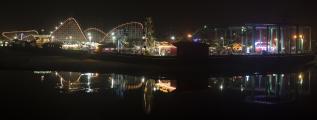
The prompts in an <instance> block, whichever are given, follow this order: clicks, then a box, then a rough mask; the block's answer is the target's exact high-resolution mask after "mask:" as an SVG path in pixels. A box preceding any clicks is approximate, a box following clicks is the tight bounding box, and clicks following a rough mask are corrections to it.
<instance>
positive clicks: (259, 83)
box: [0, 69, 317, 119]
mask: <svg viewBox="0 0 317 120" xmlns="http://www.w3.org/2000/svg"><path fill="white" fill-rule="evenodd" d="M314 73H316V71H315V70H314V69H311V70H305V71H298V72H288V73H283V72H279V73H248V74H241V73H240V74H229V75H205V74H204V75H201V74H197V75H187V74H181V75H175V76H164V75H154V76H153V75H151V76H146V75H128V74H115V73H83V72H69V71H0V75H1V76H2V79H1V80H2V85H1V86H2V87H1V88H2V93H3V94H2V97H1V103H2V106H4V107H2V110H4V111H5V112H3V113H1V114H2V115H3V116H9V114H16V115H13V116H11V115H10V117H22V118H58V119H86V118H87V119H106V118H122V117H124V118H142V117H150V118H151V117H160V118H165V117H169V116H176V117H192V118H197V117H224V118H227V117H234V118H237V117H241V118H263V117H267V118H271V117H281V118H291V117H300V118H303V117H314V116H316V115H314V113H317V112H315V110H316V109H315V103H314V102H313V101H314V100H313V98H314V97H315V96H316V92H315V91H316V87H317V86H316V83H315V81H316V76H315V75H314Z"/></svg>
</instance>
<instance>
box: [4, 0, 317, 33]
mask: <svg viewBox="0 0 317 120" xmlns="http://www.w3.org/2000/svg"><path fill="white" fill-rule="evenodd" d="M316 7H317V6H314V3H312V2H304V1H302V0H301V1H300V0H298V1H297V2H292V1H286V0H285V1H278V0H274V1H273V0H261V1H260V0H252V1H239V0H235V1H234V2H233V0H232V1H207V0H204V1H203V0H192V1H190V0H189V1H185V0H183V1H180V0H178V1H172V0H157V1H154V0H153V1H152V0H147V1H145V0H129V1H128V0H112V1H111V0H103V1H101V0H100V1H96V0H85V1H81V0H77V1H66V0H64V1H59V0H58V1H55V0H50V1H48V0H43V1H42V2H38V1H37V2H35V1H32V0H28V1H12V2H3V3H2V4H1V7H0V10H1V13H2V17H1V19H0V31H1V32H2V31H11V30H28V29H38V30H39V29H45V30H47V31H50V30H53V29H54V26H56V25H57V24H58V23H59V22H61V21H62V20H64V19H66V18H67V17H74V18H76V19H77V20H78V21H79V22H80V24H81V25H82V27H84V28H87V27H98V28H101V29H103V30H105V31H108V30H110V29H111V28H112V27H114V26H116V25H118V24H121V23H124V22H128V21H141V22H142V21H143V20H144V18H145V17H147V16H150V17H152V18H153V20H154V25H155V28H156V31H157V32H158V34H162V35H165V34H170V33H173V32H176V31H177V32H180V33H186V32H192V31H195V30H196V29H197V28H199V27H200V26H203V25H204V24H210V25H213V24H240V23H292V24H295V23H298V24H308V25H312V26H316V21H317V19H316V17H317V15H316V13H315V11H316V10H315V9H316Z"/></svg>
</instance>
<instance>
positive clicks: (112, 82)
mask: <svg viewBox="0 0 317 120" xmlns="http://www.w3.org/2000/svg"><path fill="white" fill-rule="evenodd" d="M113 85H114V80H113V78H111V88H113Z"/></svg>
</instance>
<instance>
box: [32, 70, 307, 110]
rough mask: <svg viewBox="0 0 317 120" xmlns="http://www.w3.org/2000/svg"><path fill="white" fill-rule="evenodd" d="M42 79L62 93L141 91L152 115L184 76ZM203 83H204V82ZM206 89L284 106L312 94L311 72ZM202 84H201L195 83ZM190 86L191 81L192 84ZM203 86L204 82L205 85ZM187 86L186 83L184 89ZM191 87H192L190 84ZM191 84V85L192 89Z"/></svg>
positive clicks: (254, 77) (235, 78) (220, 82)
mask: <svg viewBox="0 0 317 120" xmlns="http://www.w3.org/2000/svg"><path fill="white" fill-rule="evenodd" d="M34 74H38V75H39V76H40V77H39V80H41V81H42V82H43V84H45V82H47V81H51V82H52V81H53V82H54V83H55V84H54V85H55V86H52V87H55V88H56V90H57V91H59V93H60V94H94V93H103V92H107V91H108V92H109V91H111V92H112V93H113V94H114V95H115V96H118V97H121V98H124V97H125V96H126V95H127V94H129V92H130V91H139V92H140V91H141V92H140V94H143V95H142V96H143V98H142V100H143V105H144V106H143V108H144V111H145V113H151V110H152V109H153V106H152V102H153V100H154V99H155V98H156V97H159V96H156V95H157V94H156V93H160V94H171V95H174V94H177V93H182V92H183V91H182V90H183V89H178V88H183V87H184V83H182V82H184V81H182V79H181V78H183V77H184V76H185V77H186V75H184V76H182V77H176V78H174V79H169V78H168V77H147V76H132V75H124V74H114V73H104V74H100V73H80V72H57V71H54V72H40V71H34ZM202 81H204V80H202ZM206 81H207V82H206V83H207V84H205V85H204V86H206V88H207V89H204V88H205V87H204V88H203V89H200V90H212V91H217V93H219V95H221V94H232V95H233V94H240V95H241V96H242V97H243V101H244V102H246V103H252V104H283V103H290V102H293V101H296V99H298V98H300V97H302V96H306V95H309V94H310V82H311V72H310V71H306V72H300V73H284V74H282V73H279V74H258V73H256V74H247V75H232V76H224V77H212V76H211V77H209V78H206ZM195 82H198V83H200V82H201V81H195ZM189 83H191V82H189ZM202 83H204V82H202ZM186 84H188V83H186V82H185V86H188V85H186ZM190 85H191V84H190ZM190 85H189V86H190Z"/></svg>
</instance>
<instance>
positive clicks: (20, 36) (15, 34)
mask: <svg viewBox="0 0 317 120" xmlns="http://www.w3.org/2000/svg"><path fill="white" fill-rule="evenodd" d="M34 35H39V33H38V32H37V31H36V30H27V31H11V32H3V33H2V36H3V37H5V38H6V39H8V40H10V41H12V40H24V41H32V40H35V38H34Z"/></svg>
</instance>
